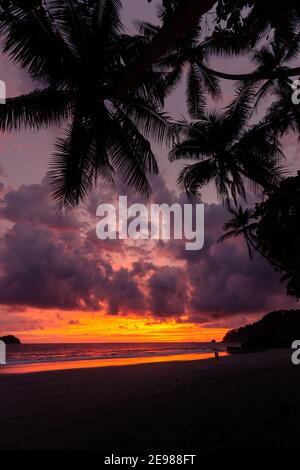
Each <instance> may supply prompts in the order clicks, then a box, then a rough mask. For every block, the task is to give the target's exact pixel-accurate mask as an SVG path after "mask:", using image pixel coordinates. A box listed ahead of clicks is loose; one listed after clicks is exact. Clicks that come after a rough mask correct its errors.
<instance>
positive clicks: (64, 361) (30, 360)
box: [0, 342, 225, 374]
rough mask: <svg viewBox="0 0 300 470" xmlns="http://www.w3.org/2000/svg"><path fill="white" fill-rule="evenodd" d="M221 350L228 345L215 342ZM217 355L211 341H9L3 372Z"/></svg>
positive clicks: (1, 371)
mask: <svg viewBox="0 0 300 470" xmlns="http://www.w3.org/2000/svg"><path fill="white" fill-rule="evenodd" d="M213 346H214V347H215V348H217V349H218V350H219V351H220V352H221V354H222V352H223V351H224V349H225V348H224V347H222V345H220V344H215V345H213ZM207 357H213V353H212V344H211V343H173V342H172V343H171V342H168V343H97V344H91V343H86V344H82V343H76V344H69V343H68V344H67V343H64V344H20V345H8V346H7V354H6V362H7V363H6V365H4V366H0V374H1V373H14V372H15V373H18V372H35V371H43V370H59V369H70V368H72V369H74V368H81V367H84V368H85V367H99V366H102V367H103V366H105V365H125V364H137V363H145V362H165V361H168V360H193V359H205V358H207Z"/></svg>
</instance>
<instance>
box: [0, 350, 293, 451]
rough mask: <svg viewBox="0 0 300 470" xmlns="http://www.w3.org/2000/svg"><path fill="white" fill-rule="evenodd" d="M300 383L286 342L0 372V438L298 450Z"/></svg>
mask: <svg viewBox="0 0 300 470" xmlns="http://www.w3.org/2000/svg"><path fill="white" fill-rule="evenodd" d="M299 387H300V367H297V366H293V365H292V363H291V350H289V349H288V350H273V351H268V352H263V353H250V354H244V355H242V356H230V357H223V358H221V359H220V360H219V361H215V360H210V359H207V360H200V361H187V362H183V361H182V362H181V361H176V362H163V363H152V364H136V365H134V366H116V367H102V368H101V367H100V368H93V369H76V370H75V369H74V370H68V371H64V370H61V371H49V372H44V373H38V374H37V373H28V374H11V375H0V448H1V449H3V450H5V449H11V450H16V449H53V450H55V449H83V450H84V449H99V450H102V451H109V450H112V451H119V452H125V451H126V452H127V453H128V452H129V451H131V452H133V451H148V450H150V449H151V450H153V451H155V450H156V451H157V450H159V449H160V450H163V451H164V452H167V451H171V450H173V451H174V449H176V452H177V453H182V452H184V451H188V450H190V451H197V452H198V453H199V452H200V451H203V450H244V449H245V450H249V449H250V450H262V449H263V450H272V449H276V450H279V449H291V450H296V449H298V448H299V442H298V436H299V428H300V425H299V423H300V403H299ZM127 455H128V454H127Z"/></svg>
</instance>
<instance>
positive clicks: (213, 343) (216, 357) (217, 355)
mask: <svg viewBox="0 0 300 470" xmlns="http://www.w3.org/2000/svg"><path fill="white" fill-rule="evenodd" d="M216 343H217V342H216V340H215V339H213V340H212V341H211V344H212V345H213V346H212V350H213V352H214V354H215V359H216V360H219V351H218V349H217V348H216V347H215V345H216Z"/></svg>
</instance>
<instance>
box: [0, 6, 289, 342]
mask: <svg viewBox="0 0 300 470" xmlns="http://www.w3.org/2000/svg"><path fill="white" fill-rule="evenodd" d="M124 4H126V8H125V11H124V22H125V24H126V25H127V27H128V29H129V31H133V29H132V20H133V19H137V18H138V19H141V18H143V19H147V20H153V19H155V10H154V7H153V5H152V4H151V5H148V3H147V2H137V1H136V0H126V2H124ZM0 59H1V60H0V62H1V66H0V79H1V80H4V81H5V82H6V84H7V89H8V96H15V95H18V94H20V93H24V92H27V91H29V90H32V89H34V87H35V85H34V84H32V83H31V82H30V80H29V79H28V78H27V77H26V76H25V75H24V73H23V72H20V71H19V70H18V68H17V67H15V66H14V65H13V64H11V63H10V62H9V60H8V59H7V58H6V57H3V56H1V58H0ZM217 64H218V66H219V67H222V66H224V64H222V63H221V62H220V61H219V62H217ZM239 67H240V68H239ZM233 69H236V70H233ZM231 70H232V71H233V72H234V71H237V70H239V71H241V64H240V63H239V64H237V63H234V64H232V66H231ZM229 99H230V87H229V86H228V85H227V88H226V87H225V96H224V103H223V104H222V103H221V104H220V106H224V104H225V103H226V100H229ZM0 106H1V105H0ZM167 108H168V111H169V112H170V113H171V114H172V116H174V117H178V116H180V115H184V114H185V106H184V95H183V91H182V89H181V88H180V89H179V90H178V91H176V93H175V94H174V95H172V97H171V98H170V99H169V100H168V103H167ZM60 132H61V129H57V128H51V129H47V130H44V131H42V132H38V133H36V134H34V133H32V132H27V133H26V134H25V133H23V132H22V133H13V134H4V135H3V134H2V135H1V140H0V191H1V204H0V220H1V222H0V223H1V226H0V227H1V230H0V236H1V241H0V276H1V277H0V336H1V334H3V335H4V334H15V335H17V336H18V337H20V338H21V340H22V341H24V342H77V341H78V342H98V341H100V342H102V341H106V342H114V341H120V342H122V341H210V340H211V339H213V338H215V339H217V340H219V339H221V338H222V337H223V336H224V334H225V332H226V331H227V329H228V328H231V327H236V326H240V325H243V324H244V323H245V322H248V321H253V320H255V319H256V318H258V317H261V316H262V315H263V314H265V313H267V312H268V311H271V310H275V309H279V308H293V307H296V306H297V304H296V302H295V301H294V300H293V299H290V298H288V297H287V296H286V294H285V288H284V285H283V284H281V283H279V277H280V276H279V275H278V274H277V273H274V271H273V270H272V269H271V268H270V267H269V266H268V265H267V264H266V263H265V262H264V261H263V260H261V259H260V258H259V257H258V256H256V257H255V259H254V261H252V262H251V261H250V260H249V258H248V255H247V250H246V248H245V246H244V244H243V242H242V240H236V241H227V242H226V243H218V244H216V240H217V239H218V238H219V237H220V236H221V234H222V227H223V224H224V222H225V221H226V220H227V219H228V213H227V210H226V208H224V207H223V206H222V205H221V204H220V202H218V201H217V200H216V197H215V194H214V193H213V191H212V190H211V188H208V189H207V190H206V191H205V192H204V193H203V200H204V202H205V203H206V205H205V246H204V249H203V250H201V251H198V252H194V251H192V252H188V251H186V250H185V246H184V242H182V241H172V240H171V241H168V242H162V241H158V242H155V241H147V240H146V241H139V242H134V241H126V240H124V241H122V240H112V241H100V240H98V239H97V237H96V224H97V221H98V220H97V217H96V207H97V205H98V204H100V203H102V202H111V203H115V202H116V201H117V197H118V195H119V194H120V195H125V194H127V193H126V188H124V187H123V186H122V185H118V186H117V188H109V187H106V186H101V185H100V186H99V187H98V189H97V190H96V191H94V192H93V193H92V194H91V195H90V196H89V198H88V199H87V201H86V203H85V204H84V205H82V206H81V207H80V208H79V209H78V210H77V211H75V212H74V213H72V214H71V215H69V216H63V217H61V218H59V217H58V216H57V215H56V214H55V211H54V210H53V209H52V208H51V206H50V199H49V188H48V182H47V178H46V177H45V175H46V172H47V163H48V161H49V157H50V155H51V150H52V144H53V142H54V140H55V138H56V137H57V136H59V135H60ZM285 142H286V151H287V155H288V158H289V160H290V162H291V163H292V162H293V160H294V158H295V156H296V154H297V152H298V143H297V142H296V139H294V138H293V139H291V138H290V137H289V136H288V137H286V138H285ZM154 148H155V150H156V153H157V156H158V161H159V164H160V170H161V174H160V175H159V176H158V177H155V178H153V179H152V188H153V195H152V199H151V201H150V202H155V203H164V202H165V203H169V204H173V203H174V202H179V203H181V204H184V203H186V198H185V195H184V194H182V193H180V192H179V190H178V189H177V187H176V175H177V173H178V169H179V168H180V167H181V165H174V164H170V163H168V161H167V150H166V149H165V148H157V147H154ZM129 200H130V201H132V202H133V201H138V199H137V198H135V197H134V196H133V195H132V194H131V195H129Z"/></svg>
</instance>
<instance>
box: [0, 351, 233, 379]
mask: <svg viewBox="0 0 300 470" xmlns="http://www.w3.org/2000/svg"><path fill="white" fill-rule="evenodd" d="M218 352H219V356H220V357H225V356H227V355H228V353H227V352H225V351H218ZM207 359H214V353H213V352H200V353H199V352H198V353H177V354H158V355H151V356H149V355H145V356H135V357H132V356H130V357H128V356H124V357H122V356H119V357H113V358H108V357H107V358H101V359H74V360H67V361H50V360H49V361H40V362H32V363H25V364H22V363H19V364H6V365H4V366H1V367H0V376H1V375H11V374H30V373H41V372H50V371H59V370H74V369H97V368H102V367H117V366H130V365H137V364H156V363H164V362H187V361H199V360H201V361H203V360H207Z"/></svg>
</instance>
